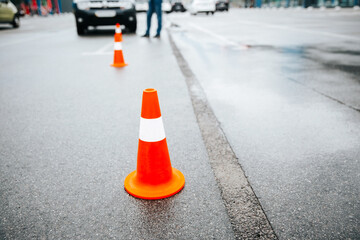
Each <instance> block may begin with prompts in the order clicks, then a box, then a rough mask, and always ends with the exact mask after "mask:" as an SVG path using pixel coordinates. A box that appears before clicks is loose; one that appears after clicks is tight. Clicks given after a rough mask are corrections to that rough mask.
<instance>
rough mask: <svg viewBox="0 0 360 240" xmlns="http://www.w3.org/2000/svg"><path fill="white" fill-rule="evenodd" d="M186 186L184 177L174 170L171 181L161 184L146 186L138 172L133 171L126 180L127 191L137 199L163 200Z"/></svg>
mask: <svg viewBox="0 0 360 240" xmlns="http://www.w3.org/2000/svg"><path fill="white" fill-rule="evenodd" d="M184 185H185V177H184V175H183V174H182V173H181V172H180V171H179V170H177V169H176V168H172V177H171V179H170V180H169V181H167V182H165V183H161V184H156V185H155V184H146V183H144V182H140V181H139V179H138V178H137V171H136V170H135V171H133V172H132V173H130V174H129V175H128V176H127V177H126V178H125V190H126V191H127V192H128V193H129V194H131V195H133V196H134V197H137V198H142V199H162V198H167V197H170V196H172V195H175V194H176V193H178V192H180V191H181V189H183V187H184Z"/></svg>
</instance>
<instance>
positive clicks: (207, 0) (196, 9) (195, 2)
mask: <svg viewBox="0 0 360 240" xmlns="http://www.w3.org/2000/svg"><path fill="white" fill-rule="evenodd" d="M188 9H189V12H190V14H192V15H196V14H198V13H206V14H209V13H211V14H214V13H215V11H216V7H215V1H214V0H192V1H191V2H190V5H189V7H188Z"/></svg>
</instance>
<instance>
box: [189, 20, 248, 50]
mask: <svg viewBox="0 0 360 240" xmlns="http://www.w3.org/2000/svg"><path fill="white" fill-rule="evenodd" d="M188 25H189V26H190V27H192V28H195V29H197V30H199V31H201V32H203V33H206V34H208V35H210V36H212V37H214V38H217V39H219V40H220V41H221V42H223V43H225V44H227V45H232V46H235V47H240V48H241V49H243V50H245V49H248V48H249V47H248V46H247V45H243V44H239V43H237V42H234V41H231V40H229V39H227V38H225V37H222V36H220V35H217V34H215V33H213V32H211V31H209V30H206V29H204V28H201V27H199V26H197V25H195V24H193V23H189V24H188Z"/></svg>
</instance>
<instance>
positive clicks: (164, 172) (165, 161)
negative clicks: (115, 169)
mask: <svg viewBox="0 0 360 240" xmlns="http://www.w3.org/2000/svg"><path fill="white" fill-rule="evenodd" d="M124 185H125V190H126V191H127V192H128V193H129V194H131V195H132V196H134V197H137V198H142V199H161V198H166V197H170V196H172V195H174V194H176V193H178V192H179V191H181V189H182V188H183V187H184V185H185V177H184V175H183V174H182V173H181V172H180V171H179V170H177V169H175V168H173V167H172V166H171V162H170V156H169V151H168V147H167V143H166V137H165V131H164V127H163V122H162V118H161V112H160V106H159V100H158V96H157V91H156V90H155V89H153V88H149V89H145V90H144V91H143V99H142V107H141V118H140V133H139V146H138V155H137V168H136V170H135V171H133V172H132V173H130V174H129V175H128V176H127V177H126V178H125V182H124Z"/></svg>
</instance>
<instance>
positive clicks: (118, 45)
mask: <svg viewBox="0 0 360 240" xmlns="http://www.w3.org/2000/svg"><path fill="white" fill-rule="evenodd" d="M114 50H122V45H121V42H115V43H114Z"/></svg>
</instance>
